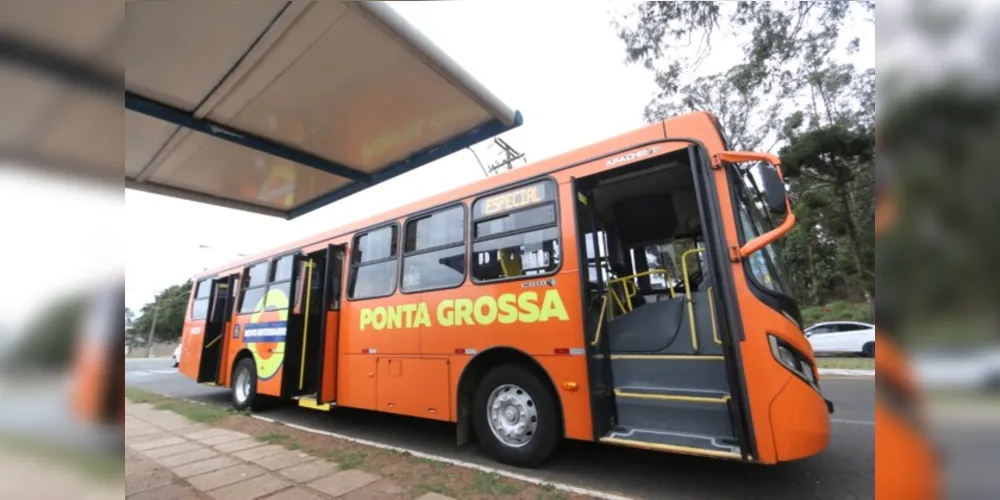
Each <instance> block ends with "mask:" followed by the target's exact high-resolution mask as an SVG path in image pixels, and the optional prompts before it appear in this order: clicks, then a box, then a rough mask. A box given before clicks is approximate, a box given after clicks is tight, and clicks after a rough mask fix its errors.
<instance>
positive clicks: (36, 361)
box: [4, 293, 90, 370]
mask: <svg viewBox="0 0 1000 500" xmlns="http://www.w3.org/2000/svg"><path fill="white" fill-rule="evenodd" d="M89 305H90V304H89V301H88V296H87V295H86V294H84V293H80V294H75V295H70V296H68V297H64V298H62V299H60V300H58V301H56V302H55V303H53V304H52V305H50V306H49V307H47V308H45V309H43V310H42V312H41V313H40V314H38V315H37V316H36V317H35V318H34V319H33V320H32V321H31V322H30V323H29V325H28V326H27V328H25V333H26V334H25V336H24V338H23V340H22V341H21V342H20V344H19V345H17V346H16V347H15V348H14V349H12V350H11V353H10V355H9V359H8V360H7V361H6V363H4V364H7V365H9V366H11V367H25V368H27V367H31V368H37V369H45V370H58V369H62V368H65V367H67V366H69V364H70V363H71V361H72V356H73V353H74V350H75V348H76V344H77V338H78V337H79V336H80V335H81V334H82V333H83V331H82V327H83V323H82V322H83V319H84V314H85V312H86V310H87V306H89Z"/></svg>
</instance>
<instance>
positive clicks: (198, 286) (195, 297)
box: [188, 276, 215, 321]
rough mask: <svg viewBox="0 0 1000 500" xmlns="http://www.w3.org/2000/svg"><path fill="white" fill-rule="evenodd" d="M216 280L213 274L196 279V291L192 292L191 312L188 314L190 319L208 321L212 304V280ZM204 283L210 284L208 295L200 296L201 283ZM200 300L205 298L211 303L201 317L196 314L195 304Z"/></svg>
mask: <svg viewBox="0 0 1000 500" xmlns="http://www.w3.org/2000/svg"><path fill="white" fill-rule="evenodd" d="M214 280H215V277H213V276H208V277H205V278H202V279H200V280H195V282H194V293H192V294H191V313H190V314H189V315H188V320H189V321H207V320H208V313H209V309H210V308H211V306H212V304H211V301H212V281H214ZM202 284H207V285H208V295H206V296H204V297H199V296H198V291H199V290H200V289H201V285H202ZM199 300H204V301H206V302H209V304H208V307H206V308H205V316H204V317H201V318H196V317H195V316H194V311H195V304H197V303H198V301H199Z"/></svg>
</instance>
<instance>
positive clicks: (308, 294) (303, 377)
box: [299, 260, 315, 391]
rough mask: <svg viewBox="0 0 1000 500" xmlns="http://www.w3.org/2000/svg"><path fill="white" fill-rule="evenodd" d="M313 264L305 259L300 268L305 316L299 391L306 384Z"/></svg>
mask: <svg viewBox="0 0 1000 500" xmlns="http://www.w3.org/2000/svg"><path fill="white" fill-rule="evenodd" d="M314 265H315V264H314V263H313V261H311V260H307V261H306V262H305V264H303V266H302V270H303V271H305V273H306V276H305V278H306V279H304V280H302V281H300V283H302V282H303V281H304V282H305V284H306V307H305V308H304V309H305V313H304V314H303V317H304V318H305V319H304V321H303V323H302V362H301V363H300V364H299V390H300V391H301V390H302V388H303V387H305V385H306V346H308V345H309V343H308V340H309V299H310V298H312V277H313V273H312V270H313V266H314Z"/></svg>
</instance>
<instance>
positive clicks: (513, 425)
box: [486, 384, 538, 448]
mask: <svg viewBox="0 0 1000 500" xmlns="http://www.w3.org/2000/svg"><path fill="white" fill-rule="evenodd" d="M486 405H487V406H486V413H487V415H489V420H490V429H491V430H492V431H493V435H494V436H495V437H496V438H497V439H498V440H500V442H502V443H503V444H505V445H507V446H510V447H512V448H520V447H522V446H526V445H527V444H528V443H530V442H531V440H532V439H533V438H534V436H535V433H536V432H537V430H538V410H537V408H536V407H535V402H534V399H532V397H531V395H530V394H528V392H527V391H525V390H524V389H522V388H520V387H518V386H516V385H513V384H504V385H502V386H500V387H497V388H496V390H494V391H493V393H492V394H490V398H489V401H488V402H487V403H486Z"/></svg>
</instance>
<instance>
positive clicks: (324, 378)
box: [316, 245, 347, 404]
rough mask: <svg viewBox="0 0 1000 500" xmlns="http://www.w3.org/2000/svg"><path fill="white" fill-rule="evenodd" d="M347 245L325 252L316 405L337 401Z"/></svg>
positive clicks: (332, 246)
mask: <svg viewBox="0 0 1000 500" xmlns="http://www.w3.org/2000/svg"><path fill="white" fill-rule="evenodd" d="M346 251H347V246H346V245H330V246H328V247H327V248H326V250H325V252H324V256H325V261H326V269H325V272H324V273H323V289H322V290H323V291H322V302H320V305H321V307H319V308H317V311H318V312H319V313H320V315H321V316H320V323H319V324H320V332H322V336H321V338H320V343H319V346H320V349H319V351H318V352H320V353H322V358H321V361H320V363H319V367H318V370H317V372H316V373H317V376H318V384H317V390H316V394H317V398H316V402H317V403H320V404H323V403H333V402H336V401H337V354H338V350H337V346H338V344H339V341H340V294H341V290H342V289H343V276H344V254H345V252H346Z"/></svg>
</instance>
